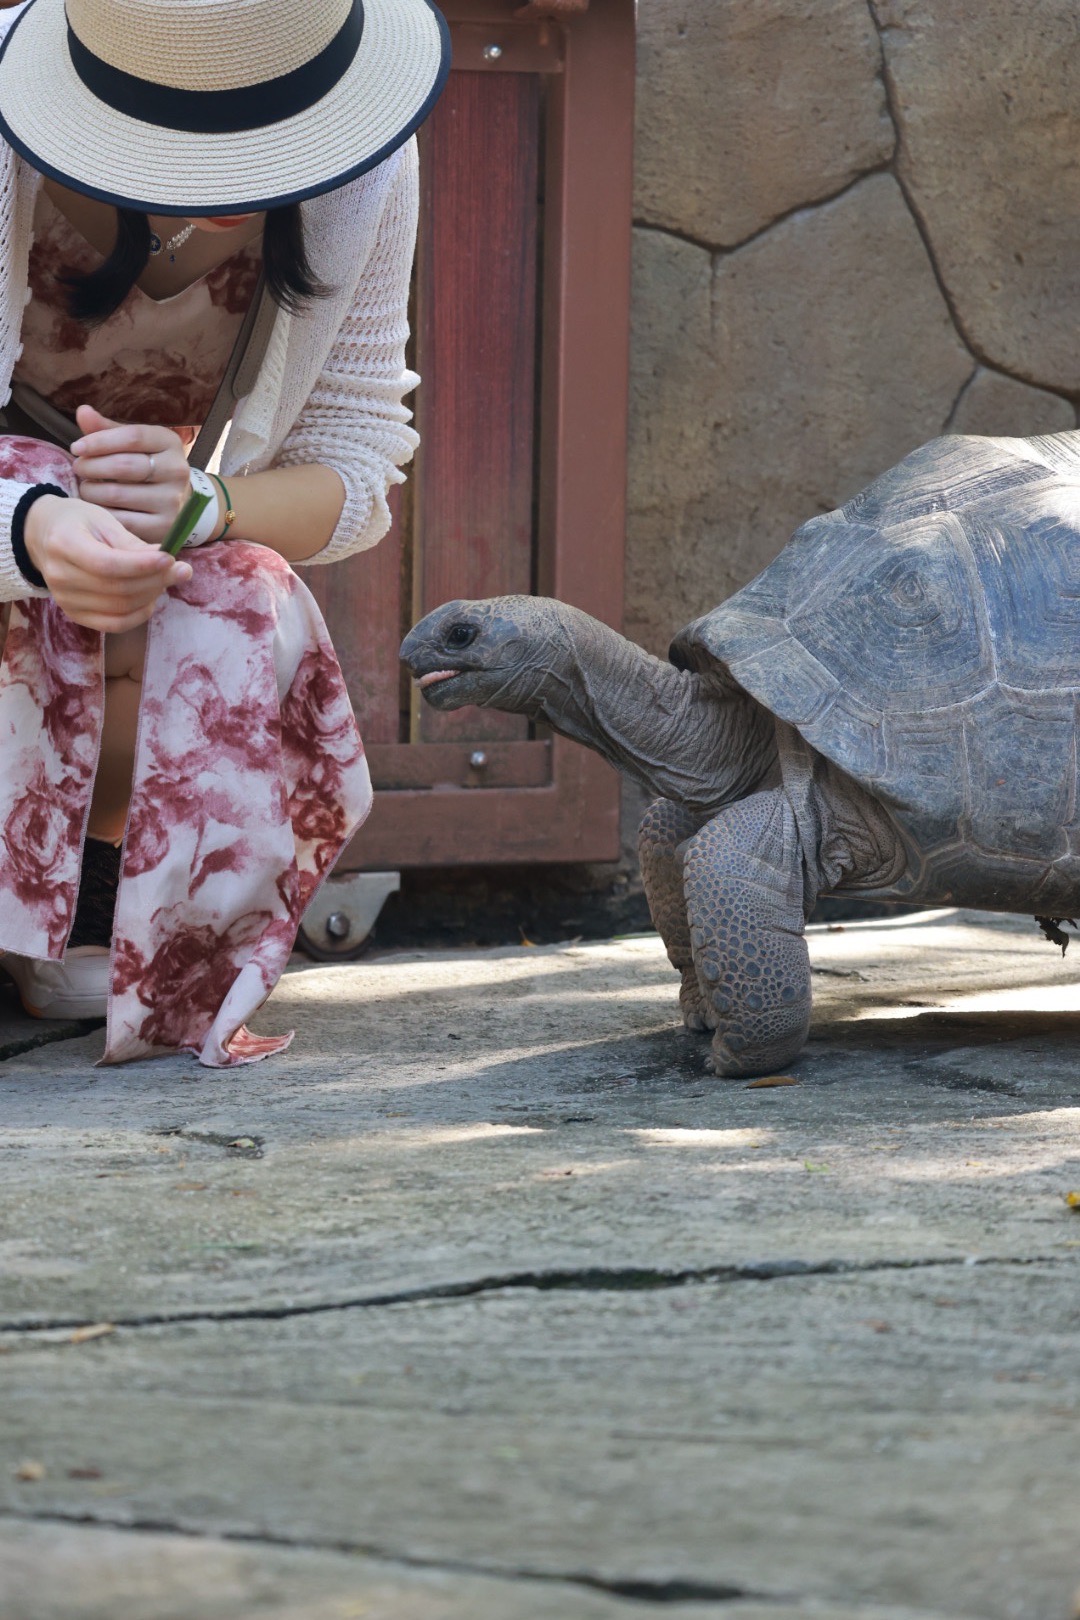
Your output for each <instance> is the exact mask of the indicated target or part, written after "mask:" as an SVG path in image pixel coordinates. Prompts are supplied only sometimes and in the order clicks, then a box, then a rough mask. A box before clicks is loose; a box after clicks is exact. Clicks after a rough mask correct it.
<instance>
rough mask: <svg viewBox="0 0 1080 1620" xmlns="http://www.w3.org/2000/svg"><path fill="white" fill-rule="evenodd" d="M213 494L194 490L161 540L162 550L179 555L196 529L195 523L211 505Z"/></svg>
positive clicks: (174, 555)
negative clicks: (203, 493) (200, 493)
mask: <svg viewBox="0 0 1080 1620" xmlns="http://www.w3.org/2000/svg"><path fill="white" fill-rule="evenodd" d="M210 501H211V496H209V495H199V494H197V493H196V492H195V490H192V492H191V494H190V495H189V496H188V498H187V500H186V501H185V502H184V504H183V506H182V507H181V508H180V511H179V513H178V514H177V518H176V522H175V523H174V524H173V526H172V528H171V529H170V530H169V532H168V534H167V535H166V536H165V539H164V540H163V541H162V542H161V549H162V551H167V552H168V553H169V556H170V557H178V556H179V555H180V552H181V551H182V550H183V549H184V546H185V544H186V543H187V541H188V540H189V539H190V537H191V535H192V534H193V532H194V530H195V525H196V524H197V523H198V521H199V519H200V518H201V517H202V515H203V513H204V512H205V511H206V508H207V507H208V506H209V505H210Z"/></svg>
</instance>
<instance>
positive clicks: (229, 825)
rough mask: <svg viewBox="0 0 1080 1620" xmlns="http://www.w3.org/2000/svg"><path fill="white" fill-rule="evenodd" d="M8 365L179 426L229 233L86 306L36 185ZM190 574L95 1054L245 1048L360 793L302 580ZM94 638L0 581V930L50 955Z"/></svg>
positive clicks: (235, 278) (229, 330) (207, 557)
mask: <svg viewBox="0 0 1080 1620" xmlns="http://www.w3.org/2000/svg"><path fill="white" fill-rule="evenodd" d="M41 196H42V197H43V201H41V202H39V205H38V215H37V217H36V224H37V226H38V234H37V238H36V243H35V247H34V250H33V254H32V257H31V289H32V294H33V296H32V298H31V301H30V303H29V304H28V306H27V312H26V317H25V320H24V326H23V353H22V356H21V359H20V363H19V367H18V369H17V372H16V376H17V378H18V379H19V380H20V381H23V382H26V383H28V384H30V385H31V386H33V387H35V388H37V390H38V392H40V393H42V394H44V395H45V397H47V398H49V399H50V400H51V401H52V403H53V404H55V405H57V406H58V407H59V408H60V409H63V410H65V411H67V412H68V413H70V412H72V411H73V410H74V408H75V406H76V405H78V404H81V403H82V402H83V400H89V401H90V402H91V403H93V404H94V405H96V406H97V407H98V409H100V410H102V411H103V412H104V413H105V414H106V415H109V416H113V417H114V418H116V419H117V420H121V421H125V420H126V421H155V422H159V423H162V424H163V425H167V426H170V427H173V428H175V429H177V430H178V431H182V432H183V433H184V435H185V437H186V438H188V439H189V440H190V439H191V438H193V437H194V434H195V432H196V431H197V428H198V424H199V422H200V420H201V418H202V416H203V415H205V413H206V411H207V410H208V409H209V406H210V404H211V402H212V400H213V398H214V394H215V392H216V390H217V386H218V381H219V379H220V376H221V373H222V371H223V369H224V367H225V364H226V363H227V360H228V357H229V354H230V353H231V350H232V346H233V343H234V341H235V337H236V332H237V329H238V326H239V324H240V322H241V321H242V319H243V314H244V311H245V309H246V308H247V305H248V302H249V301H250V298H251V295H252V292H253V290H254V286H255V284H256V282H257V279H258V273H259V257H258V250H257V249H254V250H253V249H251V248H248V249H244V250H242V251H241V252H240V253H238V254H236V255H234V257H233V258H232V259H230V260H229V261H228V262H227V263H226V264H223V265H221V266H220V267H219V268H218V269H217V270H215V271H213V272H212V273H211V275H209V276H207V277H204V278H203V279H202V280H201V281H200V282H197V283H195V284H194V285H193V286H191V287H189V288H187V289H185V291H184V292H182V293H179V294H178V295H176V296H175V297H174V298H170V299H166V300H163V301H161V302H159V303H156V302H155V301H154V300H152V299H150V298H148V297H147V295H146V294H144V293H142V292H141V291H140V290H139V289H138V288H135V289H133V290H132V293H131V294H129V296H128V298H127V299H126V300H125V302H124V304H123V305H122V306H121V308H120V309H119V310H117V312H116V313H115V315H113V316H112V317H110V318H109V320H107V321H105V322H103V323H101V325H99V326H98V327H96V328H87V327H84V326H83V325H82V324H81V323H78V322H75V321H73V320H72V319H71V318H70V316H68V315H67V314H66V311H65V303H64V298H63V292H64V287H63V283H62V282H61V281H60V280H59V276H60V275H61V274H63V273H64V272H65V271H69V270H84V269H92V268H93V267H94V265H95V264H97V263H100V256H99V255H97V254H96V253H95V252H94V250H93V249H92V248H91V247H90V246H89V244H88V243H86V242H85V241H83V239H82V238H81V237H80V236H78V234H77V233H76V232H75V231H74V229H73V228H72V227H71V226H70V225H69V224H68V222H67V221H66V220H65V219H64V217H63V216H62V215H61V214H60V213H59V211H58V210H57V209H55V207H54V206H53V205H52V204H51V202H49V200H48V198H45V197H44V194H43V193H42V194H41ZM0 477H4V478H17V479H20V480H23V481H26V482H31V483H56V484H58V485H60V486H61V487H63V488H65V489H67V490H69V491H70V492H71V493H72V494H76V493H77V485H76V482H75V479H74V476H73V474H72V471H71V458H70V457H69V456H68V455H67V453H66V452H65V451H62V450H60V449H58V448H57V447H56V446H54V445H50V444H47V443H45V442H43V441H40V440H36V439H29V438H21V437H12V436H7V437H0ZM187 557H188V560H190V562H191V564H192V568H193V577H192V579H191V580H190V581H189V582H188V584H187V585H185V586H181V587H179V588H176V589H174V590H171V591H169V592H167V593H166V594H165V595H164V596H163V597H162V598H161V599H160V600H159V602H158V605H157V608H156V609H155V612H154V614H153V617H152V618H151V620H150V623H149V626H148V640H147V652H146V662H145V668H144V674H143V687H142V701H141V709H140V722H139V735H138V742H137V746H136V759H135V771H134V779H133V792H132V799H131V808H130V811H129V814H128V823H127V830H126V834H125V838H124V850H123V858H122V864H121V879H120V890H119V895H118V898H117V905H116V913H115V919H114V931H113V945H112V962H111V993H110V999H109V1014H108V1032H107V1039H106V1049H105V1057H104V1059H103V1061H104V1062H107V1063H108V1062H113V1063H115V1062H123V1061H125V1060H127V1059H130V1058H136V1057H144V1056H153V1055H156V1054H163V1053H167V1052H176V1051H186V1052H191V1053H194V1054H196V1055H197V1056H198V1057H199V1059H200V1060H201V1062H203V1063H204V1064H207V1065H208V1066H211V1067H226V1066H228V1065H231V1064H235V1063H245V1062H252V1061H255V1060H256V1059H258V1058H262V1057H266V1056H268V1055H269V1054H271V1053H272V1052H277V1051H280V1050H282V1049H283V1047H284V1046H286V1045H287V1044H288V1042H289V1041H290V1040H291V1038H292V1037H291V1035H283V1036H254V1035H252V1034H251V1033H250V1032H249V1031H248V1030H247V1028H246V1027H245V1026H246V1021H247V1019H248V1018H250V1017H251V1016H252V1014H253V1013H254V1012H255V1011H256V1010H257V1009H258V1008H259V1007H260V1006H261V1005H262V1003H263V1002H264V1001H265V1000H266V998H267V996H268V995H269V993H270V991H271V990H272V989H273V987H274V985H275V984H276V983H277V980H278V978H279V977H280V975H281V973H282V971H283V969H284V967H285V965H286V963H287V961H288V958H289V953H290V951H291V949H292V945H293V941H294V939H295V935H296V930H297V927H298V926H299V923H300V920H301V918H302V917H303V914H304V911H305V909H306V907H307V905H308V904H309V902H310V900H311V898H312V896H313V894H314V892H315V890H316V889H317V887H318V886H319V884H320V883H321V881H322V879H323V878H324V877H325V876H326V875H327V874H328V872H329V871H330V870H331V868H332V866H333V864H334V861H335V860H336V859H337V856H338V855H339V854H340V852H341V850H342V848H343V847H344V845H345V843H346V842H347V841H348V839H349V838H350V837H351V836H352V834H353V833H354V832H355V831H356V829H357V828H358V827H359V826H360V825H361V823H362V822H363V820H364V818H365V816H366V815H367V812H368V810H369V808H370V805H371V786H370V780H369V777H368V771H367V765H366V762H365V759H364V751H363V745H362V743H361V741H360V736H359V733H358V731H357V729H356V723H355V720H354V718H353V712H352V705H351V703H350V701H349V697H348V693H347V691H346V689H345V684H344V681H343V679H342V676H341V671H340V669H339V667H338V662H337V659H336V657H335V654H334V650H333V648H332V646H331V644H330V641H329V637H328V635H327V632H326V628H325V626H324V624H323V622H322V618H321V616H320V614H319V611H318V608H317V607H316V605H315V602H314V600H313V598H312V597H311V594H310V592H309V591H308V590H307V588H306V586H305V585H304V584H303V583H302V582H301V581H300V580H299V579H298V578H297V576H296V575H295V574H294V573H293V572H292V570H291V569H290V568H289V566H288V564H287V563H285V562H284V561H283V560H282V559H281V558H280V557H279V556H278V555H277V554H276V553H275V552H273V551H271V550H269V549H268V548H266V547H263V546H258V545H254V544H250V543H246V542H244V541H242V540H238V541H223V542H220V543H217V544H211V545H207V546H202V547H199V548H197V549H196V550H194V551H189V552H188V553H187ZM103 645H104V638H103V637H102V636H101V635H100V634H99V633H98V632H97V631H93V630H87V629H84V628H83V627H81V626H79V625H76V624H75V623H73V621H72V620H70V619H68V618H67V617H66V615H65V614H63V613H62V612H61V611H60V610H59V609H58V608H57V607H56V605H55V604H54V603H53V602H52V601H51V600H47V599H43V598H35V597H31V598H27V599H24V600H22V601H19V602H15V603H13V604H12V609H11V618H10V623H9V627H8V634H7V639H6V643H5V646H4V652H3V660H2V663H0V951H15V952H19V953H21V954H23V955H26V956H31V957H37V958H43V959H47V960H59V959H61V958H62V957H63V954H64V950H65V948H66V945H67V940H68V936H69V934H70V932H71V926H72V921H73V919H74V912H75V903H76V900H77V897H78V889H79V878H80V869H81V860H82V848H83V842H84V839H85V833H86V824H87V819H88V816H89V812H90V801H91V795H92V792H93V786H94V777H95V774H96V770H97V762H98V755H99V750H100V744H101V731H102V722H103V717H104V690H105V687H104V673H103Z"/></svg>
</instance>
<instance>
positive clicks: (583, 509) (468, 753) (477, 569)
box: [307, 0, 634, 870]
mask: <svg viewBox="0 0 1080 1620" xmlns="http://www.w3.org/2000/svg"><path fill="white" fill-rule="evenodd" d="M539 6H540V7H541V8H543V9H547V10H552V11H557V12H559V13H560V17H561V20H555V18H553V17H549V16H546V15H540V16H537V15H535V14H534V13H535V11H536V10H537V6H536V5H535V4H534V6H533V7H532V8H530V12H531V13H533V14H530V15H528V16H523V15H520V14H516V8H515V6H514V5H512V4H508V3H506V0H451V3H450V4H448V5H446V6H445V7H444V9H445V11H446V13H447V16H448V19H449V21H450V24H451V32H452V35H453V41H454V64H455V65H454V70H453V72H452V73H451V75H450V80H449V83H448V86H447V89H446V92H445V94H444V96H443V98H442V100H441V101H440V103H439V105H438V107H437V108H436V111H435V113H434V115H433V116H432V118H431V119H430V120H429V122H428V124H427V125H426V126H425V128H424V130H423V132H422V135H421V175H422V182H421V183H422V200H421V226H420V243H419V251H418V255H417V274H416V286H415V316H414V322H413V325H414V349H415V354H414V356H413V362H412V363H413V364H414V365H415V368H416V370H417V371H418V372H419V373H420V375H421V377H422V378H423V384H422V387H421V388H420V390H419V391H418V394H417V396H416V401H415V409H416V416H417V427H418V428H419V431H420V434H421V438H422V445H421V449H420V450H419V452H418V453H417V457H416V460H415V463H414V465H413V468H412V470H411V475H410V481H409V483H408V485H406V486H405V488H404V490H398V491H396V492H395V497H396V499H395V502H394V503H393V504H394V515H395V522H394V529H393V531H392V533H391V534H390V535H389V536H388V537H387V538H386V539H385V540H383V541H382V542H381V544H380V545H379V546H377V547H376V548H375V550H374V551H371V552H366V553H363V554H361V555H360V556H358V557H355V558H352V559H350V560H349V561H348V562H346V563H343V564H339V565H338V566H337V567H336V568H334V569H332V570H321V569H313V570H311V572H310V573H309V574H308V575H307V579H308V583H309V584H310V585H311V587H312V589H313V590H314V591H315V593H316V595H317V596H318V598H319V600H320V603H321V605H322V607H323V611H324V613H325V614H326V618H327V623H328V625H329V627H330V631H331V634H332V635H333V638H334V642H335V645H336V646H337V648H338V652H339V656H340V658H341V662H342V667H343V669H344V671H345V676H346V679H347V681H348V683H349V689H350V692H351V693H352V696H353V701H354V704H355V706H356V711H357V716H358V719H359V722H360V727H361V731H362V733H363V736H364V741H365V744H366V746H367V749H368V756H369V759H370V763H371V770H372V778H373V781H374V783H375V788H376V799H375V808H374V810H373V812H372V815H371V818H370V820H369V821H368V823H367V825H366V826H365V828H364V829H363V830H362V832H361V833H360V834H359V835H358V836H357V838H356V839H355V840H354V841H353V843H352V845H351V846H350V848H349V849H348V851H347V852H346V854H345V857H344V858H343V860H342V862H341V863H340V868H339V869H342V870H355V869H363V868H367V869H378V868H386V867H391V868H394V867H413V866H426V865H439V866H444V865H452V864H463V863H468V864H487V863H489V862H500V861H513V862H522V861H567V860H605V859H610V858H612V857H614V856H615V855H616V854H617V852H618V790H617V783H616V779H615V777H614V774H613V773H612V772H611V771H610V770H609V768H608V767H607V766H606V765H604V764H603V762H602V761H600V760H599V759H598V758H597V757H596V756H595V755H592V754H590V753H588V752H587V751H586V750H584V749H582V748H579V747H577V746H576V745H575V744H572V743H568V742H566V741H564V740H563V739H561V738H557V737H551V736H549V735H540V734H536V732H535V730H534V729H530V727H529V725H528V723H527V722H526V721H524V720H522V719H519V718H518V717H516V716H512V715H502V714H498V713H494V712H490V711H485V710H478V709H465V710H461V711H458V712H457V713H454V714H446V715H439V714H436V713H435V712H434V711H432V710H426V709H423V708H421V706H420V704H419V701H418V700H417V698H416V696H415V694H414V693H413V691H412V690H411V688H410V685H409V683H408V682H407V681H406V680H405V679H404V678H403V676H402V673H401V671H400V667H399V665H398V661H397V648H398V645H399V642H400V640H401V637H402V636H403V635H404V633H405V631H406V630H407V629H408V627H409V625H410V624H411V623H412V622H414V621H415V619H417V618H419V617H420V616H421V615H422V614H424V613H426V612H428V611H429V610H430V609H431V608H433V607H436V606H438V604H439V603H440V602H443V601H446V600H448V599H450V598H453V597H476V596H492V595H499V594H503V593H505V592H530V591H534V590H540V591H543V592H545V593H550V594H553V595H557V596H560V597H562V598H563V599H564V600H566V601H569V602H573V603H575V604H576V605H577V606H579V607H583V608H585V609H586V610H587V611H588V612H590V613H594V614H596V616H597V617H599V618H602V619H604V620H606V621H607V622H608V623H609V624H616V625H617V624H618V623H619V622H620V618H621V613H622V573H623V545H624V495H625V477H626V448H625V446H626V389H627V347H628V324H629V246H630V176H631V143H632V118H633V106H632V98H633V71H634V58H633V0H591V3H590V0H539Z"/></svg>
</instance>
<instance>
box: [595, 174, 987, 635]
mask: <svg viewBox="0 0 1080 1620" xmlns="http://www.w3.org/2000/svg"><path fill="white" fill-rule="evenodd" d="M637 253H638V257H637V283H636V285H637V299H638V311H639V315H640V313H641V312H642V311H643V310H649V311H651V314H650V316H649V318H648V320H646V321H644V322H643V326H642V328H641V329H640V330H639V332H638V336H637V340H636V342H635V348H634V369H633V394H632V401H633V403H632V411H631V443H632V453H631V478H630V504H631V510H632V512H633V522H632V525H631V533H630V542H629V547H628V573H629V587H628V592H627V627H628V633H629V634H630V635H632V636H634V637H635V638H637V639H640V640H642V641H644V643H645V644H646V645H647V646H649V648H650V649H651V650H653V651H663V650H664V649H665V648H666V646H667V643H668V641H669V640H670V637H671V635H672V634H673V632H674V631H675V630H677V629H679V628H680V627H681V625H682V624H683V623H685V622H686V621H687V620H689V619H691V618H693V617H695V616H696V615H697V614H698V613H701V612H702V611H704V610H705V609H706V608H708V607H709V606H711V605H713V604H715V603H716V602H718V601H719V600H720V599H721V598H722V597H724V596H726V595H728V594H729V593H730V592H731V591H732V590H735V589H736V588H737V587H738V586H739V585H742V584H744V583H745V582H746V580H748V579H749V578H751V577H752V576H753V575H754V574H755V573H757V572H758V570H759V569H760V568H761V567H763V566H764V565H765V563H767V562H768V561H770V560H771V558H772V557H774V556H775V555H776V553H777V552H778V551H779V550H780V549H781V548H782V547H783V546H784V545H785V543H786V542H787V540H788V537H789V536H790V534H791V532H792V530H793V529H794V528H796V527H797V525H798V524H799V523H800V522H802V521H804V520H805V519H806V518H808V517H810V516H812V515H813V514H815V513H817V512H823V511H828V510H829V509H830V507H832V506H834V505H836V504H837V503H838V502H839V501H842V500H846V499H847V498H848V496H850V495H853V494H854V493H855V492H856V490H858V489H859V488H860V487H861V486H862V485H864V484H866V483H868V482H869V481H870V480H871V479H872V478H873V477H875V476H876V474H877V473H878V472H880V471H881V470H882V469H883V468H884V467H886V466H888V465H889V463H890V462H891V461H894V460H897V459H898V458H899V457H900V456H902V455H905V454H906V453H907V452H908V451H909V450H913V449H914V448H915V447H916V446H917V445H918V444H920V443H922V442H923V441H924V440H926V439H928V438H931V437H932V436H933V435H934V434H935V433H936V432H939V431H940V428H941V424H942V423H943V422H944V421H945V420H946V419H947V418H948V416H949V414H950V411H951V410H952V407H953V404H954V402H955V400H956V397H957V394H958V393H959V391H960V389H961V388H962V387H963V386H964V384H965V383H966V381H967V380H968V378H969V376H970V374H971V371H972V363H971V360H970V357H969V355H968V354H967V352H966V350H965V349H964V347H963V345H962V343H961V342H960V340H959V338H958V337H957V336H956V333H955V332H954V330H953V327H952V324H951V322H950V319H949V312H948V309H947V306H946V304H945V301H944V299H943V298H942V296H941V292H940V290H939V288H938V284H937V281H936V279H935V276H934V272H933V268H932V266H931V264H930V261H929V259H928V258H927V255H926V250H925V248H924V246H923V243H922V241H921V239H920V237H919V233H918V231H917V229H916V227H915V224H914V221H913V220H912V218H911V216H910V214H909V213H908V211H907V208H906V207H905V205H904V200H903V196H902V194H901V191H900V188H899V186H898V185H897V183H896V181H895V180H894V179H893V178H892V177H891V176H890V175H873V176H870V177H869V178H867V179H866V180H864V181H862V182H860V183H859V184H858V185H857V186H854V187H852V188H851V189H850V190H848V191H847V192H845V193H844V195H843V196H841V197H839V198H836V199H834V200H833V201H832V202H829V203H826V204H824V205H823V206H822V207H820V208H815V209H807V210H805V211H802V212H800V213H797V214H795V215H793V216H791V217H790V218H788V219H786V220H784V221H783V223H781V224H779V225H777V226H776V227H775V229H774V230H772V231H769V232H767V233H766V234H765V235H764V236H761V237H759V238H758V239H756V240H755V241H754V242H752V243H750V244H748V245H747V246H746V247H744V248H741V249H739V250H738V251H736V252H734V253H731V254H725V255H720V256H718V257H717V258H716V260H715V262H714V263H713V265H712V266H711V267H710V258H709V255H708V254H706V253H704V252H703V251H702V250H700V249H698V248H696V247H694V246H692V245H690V244H688V243H685V242H682V241H678V240H676V239H673V238H670V237H667V236H664V235H663V234H661V233H657V232H639V233H638V243H637ZM710 268H711V274H710Z"/></svg>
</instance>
